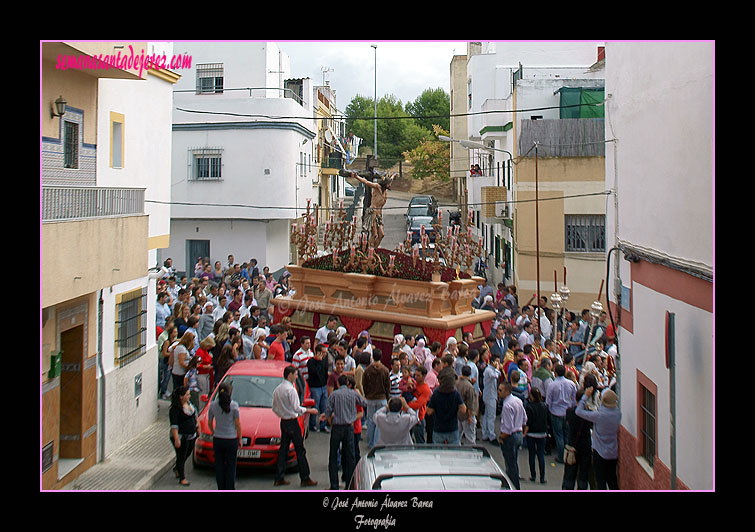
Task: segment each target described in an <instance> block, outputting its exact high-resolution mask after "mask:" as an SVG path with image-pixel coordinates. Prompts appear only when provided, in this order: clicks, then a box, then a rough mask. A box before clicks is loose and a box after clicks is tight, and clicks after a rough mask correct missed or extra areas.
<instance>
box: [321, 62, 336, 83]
mask: <svg viewBox="0 0 755 532" xmlns="http://www.w3.org/2000/svg"><path fill="white" fill-rule="evenodd" d="M320 71H321V72H322V84H323V85H327V84H328V83H327V82H326V81H325V74H327V73H328V72H335V71H334V70H333V69H332V68H328V67H324V66H323V67H320Z"/></svg>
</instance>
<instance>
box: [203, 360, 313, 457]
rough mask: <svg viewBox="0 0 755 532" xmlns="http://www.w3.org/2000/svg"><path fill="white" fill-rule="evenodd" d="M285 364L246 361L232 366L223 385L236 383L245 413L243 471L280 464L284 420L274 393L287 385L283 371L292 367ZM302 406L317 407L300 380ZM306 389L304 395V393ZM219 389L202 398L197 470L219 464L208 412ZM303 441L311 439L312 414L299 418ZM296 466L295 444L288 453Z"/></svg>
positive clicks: (240, 453)
mask: <svg viewBox="0 0 755 532" xmlns="http://www.w3.org/2000/svg"><path fill="white" fill-rule="evenodd" d="M289 365H290V364H289V363H288V362H284V361H272V360H271V361H268V360H242V361H239V362H236V363H235V364H233V366H231V368H230V369H229V370H228V372H227V373H226V374H225V376H224V377H223V378H222V380H221V381H220V382H227V381H230V382H232V383H233V393H232V395H231V398H232V400H234V401H236V402H237V403H238V404H239V410H240V412H241V416H240V418H241V419H240V420H241V434H242V437H243V440H242V445H241V447H239V450H238V461H237V465H238V466H239V467H275V466H276V464H277V463H278V450H279V449H280V441H281V439H280V438H281V432H280V418H279V417H278V416H276V415H275V414H274V413H273V410H272V406H273V392H274V391H275V389H276V388H277V387H278V385H279V384H280V383H281V382H283V368H285V367H286V366H289ZM296 387H297V389H298V390H299V397H300V399H301V404H302V406H305V407H308V408H309V407H314V406H315V401H314V399H311V398H310V394H309V386H308V385H307V384H306V382H305V381H304V379H302V378H301V377H299V378H298V379H297V381H296ZM302 389H303V390H304V393H302ZM216 392H217V387H216V388H215V390H213V393H212V395H211V396H210V398H209V401H208V398H207V396H206V395H203V396H202V397H201V399H202V401H203V402H204V403H206V404H205V406H204V408H203V409H202V412H200V414H199V420H198V421H199V438H197V441H196V445H195V447H194V456H193V461H194V465H196V466H210V465H214V463H215V455H214V452H213V450H212V436H211V435H210V431H209V429H208V427H209V425H208V422H207V410H208V407H209V405H210V402H211V401H215V400H216V395H217V394H216ZM299 426H300V427H301V432H302V437H304V438H306V437H307V436H308V435H309V414H304V415H303V416H301V417H299ZM295 464H296V453H295V452H294V445H293V443H292V444H291V445H290V447H289V450H288V466H289V467H291V466H293V465H295Z"/></svg>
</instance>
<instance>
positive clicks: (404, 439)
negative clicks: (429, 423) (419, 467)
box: [372, 396, 419, 445]
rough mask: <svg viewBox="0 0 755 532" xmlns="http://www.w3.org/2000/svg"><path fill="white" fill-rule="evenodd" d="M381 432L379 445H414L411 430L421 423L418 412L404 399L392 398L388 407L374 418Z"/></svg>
mask: <svg viewBox="0 0 755 532" xmlns="http://www.w3.org/2000/svg"><path fill="white" fill-rule="evenodd" d="M372 419H373V421H374V422H375V425H376V426H377V428H378V429H379V430H380V437H379V438H378V442H377V444H378V445H392V444H398V445H413V444H414V442H413V441H412V436H411V429H412V427H414V425H416V424H417V423H419V416H418V415H417V412H415V411H414V410H412V409H411V408H409V405H407V404H406V399H404V397H401V396H399V397H391V398H390V399H389V400H388V405H387V406H384V407H383V408H381V409H380V410H378V411H377V412H375V415H374V416H372Z"/></svg>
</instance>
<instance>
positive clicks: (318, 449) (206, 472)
mask: <svg viewBox="0 0 755 532" xmlns="http://www.w3.org/2000/svg"><path fill="white" fill-rule="evenodd" d="M410 198H411V196H410V195H409V194H406V193H397V194H394V195H393V197H391V196H390V195H389V197H388V202H387V203H386V208H385V209H384V211H383V220H384V224H385V238H384V239H383V242H382V244H381V247H383V248H385V249H395V248H396V246H397V245H398V244H399V243H400V242H402V241H403V240H404V239H405V238H406V217H405V216H404V215H405V213H406V208H407V206H408V205H409V200H410ZM439 202H440V203H441V204H444V203H445V204H448V203H449V202H448V201H443V200H442V199H440V198H439ZM443 211H444V212H443V222H444V227H445V226H446V225H447V223H448V219H449V217H448V211H449V208H448V207H444V208H443ZM360 212H361V210H360ZM496 426H497V423H496ZM364 436H366V433H365V434H364ZM478 436H479V431H478ZM329 439H330V435H329V434H328V433H317V432H310V434H309V437H308V438H307V440H306V441H305V448H306V450H307V459H308V462H309V466H310V470H311V478H312V479H314V480H316V481H317V482H318V485H317V486H315V487H313V488H301V487H300V486H299V476H298V473H297V472H296V471H295V470H291V471H289V472H288V474H287V475H286V479H287V480H288V481H289V482H290V484H289V485H287V486H273V481H274V473H275V472H274V470H273V469H270V468H268V469H252V468H239V469H238V471H237V475H236V489H237V490H255V491H256V490H263V491H268V490H270V491H272V490H302V489H306V490H327V489H328V488H329V487H330V486H329V475H328V455H329V449H330V445H329ZM478 444H480V445H484V446H486V447H488V449H489V450H490V452H491V455H492V456H493V458H494V459H495V460H496V462H498V465H499V466H500V467H501V469H502V470H504V471H505V466H504V462H503V455H502V453H501V449H500V447H499V446H498V445H495V444H492V443H487V442H485V443H483V442H478ZM360 449H361V454H362V456H364V455H366V454H367V450H368V449H367V446H366V444H365V443H364V441H362V443H361V444H360ZM553 459H554V456H552V455H551V456H546V481H547V483H545V484H541V483H540V481H539V470H538V473H537V476H538V480H537V481H536V482H531V481H530V480H529V477H530V474H529V462H528V452H527V450H526V446H525V448H524V449H522V450H521V451H520V453H519V468H520V477H522V478H523V480H521V481H520V485H521V489H523V490H559V489H560V488H561V480H562V477H563V465H561V464H557V463H556V462H554V460H553ZM186 477H187V478H188V479H189V480H190V482H191V486H188V487H183V486H179V485H178V482H177V481H176V479H175V477H174V475H173V472H172V471H168V472H167V473H166V474H165V475H163V476H162V477H161V478H159V479H158V480H157V482H155V484H154V485H153V486H152V490H215V489H217V485H216V483H215V472H214V470H213V469H212V468H196V469H195V468H194V466H193V464H192V463H191V460H189V461H188V462H187V464H186ZM342 487H343V484H342Z"/></svg>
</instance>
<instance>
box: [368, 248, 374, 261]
mask: <svg viewBox="0 0 755 532" xmlns="http://www.w3.org/2000/svg"><path fill="white" fill-rule="evenodd" d="M374 255H375V248H372V247H371V248H370V250H369V252H368V253H367V258H368V259H371V258H372V257H373V256H374Z"/></svg>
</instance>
